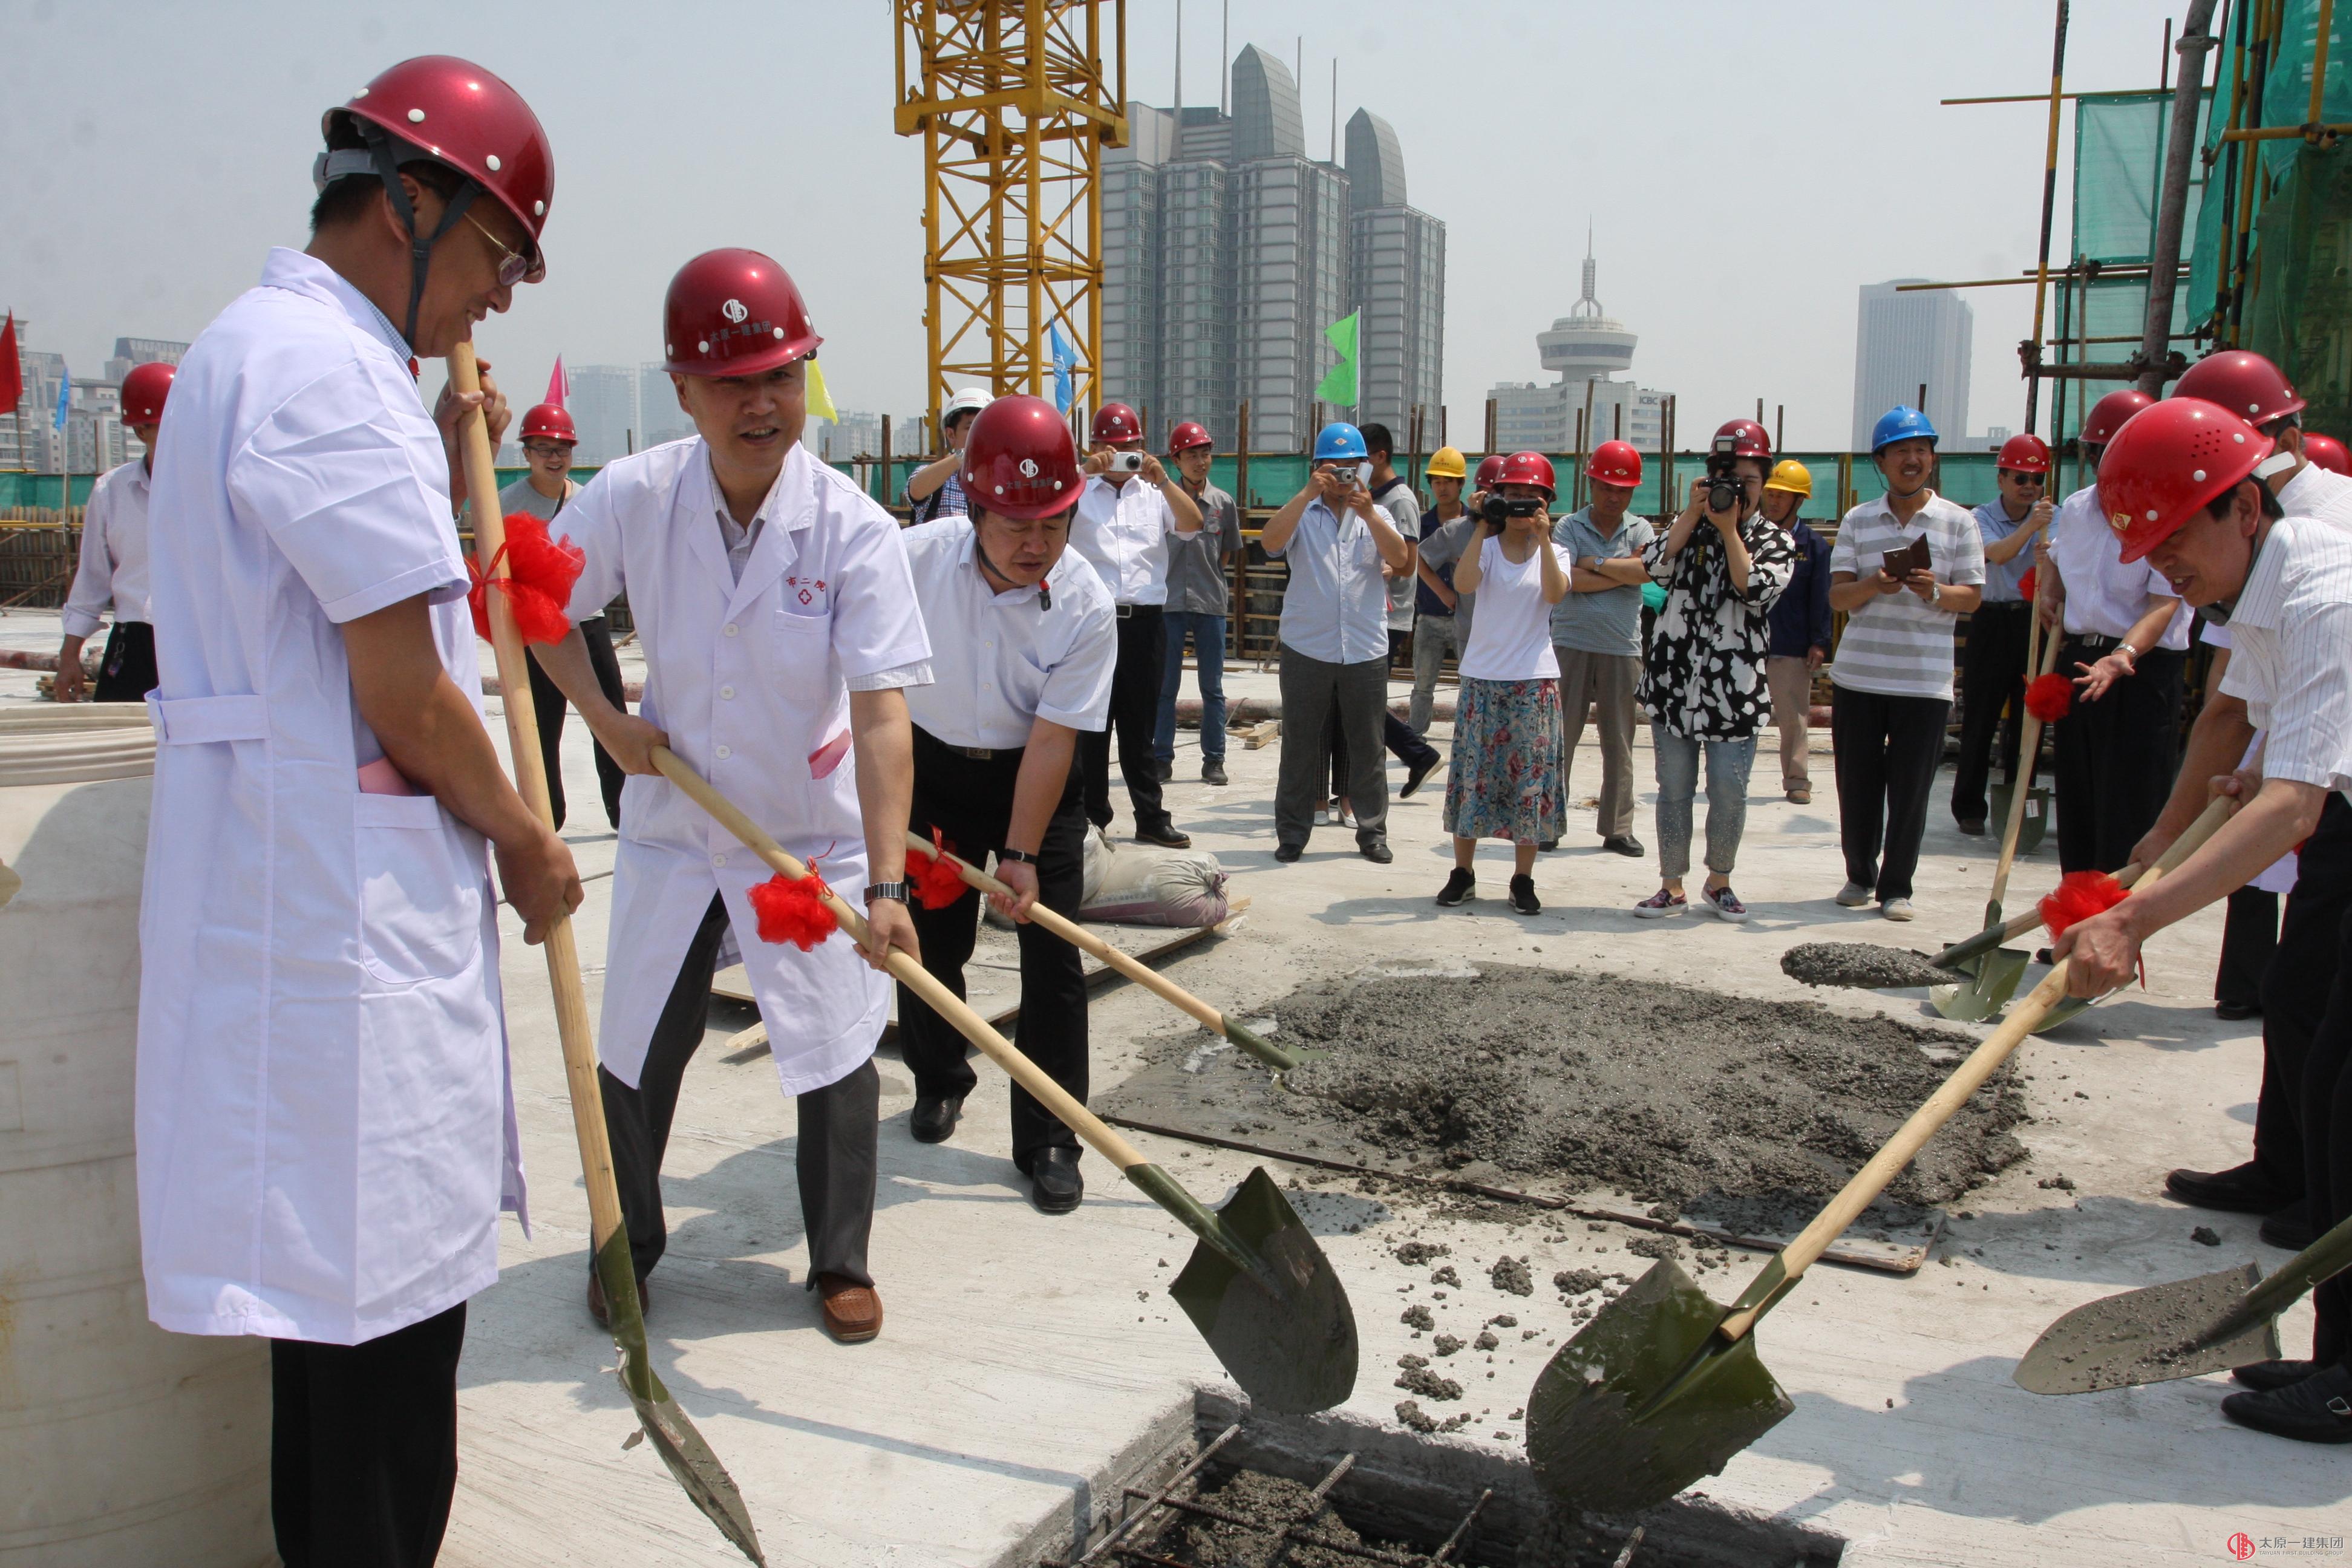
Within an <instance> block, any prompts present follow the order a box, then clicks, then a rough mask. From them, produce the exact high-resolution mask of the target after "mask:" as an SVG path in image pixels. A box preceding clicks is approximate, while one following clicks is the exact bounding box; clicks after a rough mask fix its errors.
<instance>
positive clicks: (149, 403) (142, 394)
mask: <svg viewBox="0 0 2352 1568" xmlns="http://www.w3.org/2000/svg"><path fill="white" fill-rule="evenodd" d="M177 374H180V372H179V368H178V367H177V366H176V365H168V364H164V363H161V362H160V361H158V362H153V363H147V364H134V365H132V366H131V374H128V375H126V376H124V377H123V378H122V422H123V423H124V424H125V425H152V424H155V423H157V422H158V421H160V420H161V419H162V418H163V400H164V399H165V398H167V397H169V396H171V395H172V378H173V376H175V375H177Z"/></svg>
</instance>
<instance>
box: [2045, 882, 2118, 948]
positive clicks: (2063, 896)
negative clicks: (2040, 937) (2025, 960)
mask: <svg viewBox="0 0 2352 1568" xmlns="http://www.w3.org/2000/svg"><path fill="white" fill-rule="evenodd" d="M2130 896H2131V889H2128V888H2126V887H2125V886H2124V885H2123V884H2122V883H2121V882H2118V881H2116V879H2114V878H2113V877H2110V876H2109V875H2107V873H2105V871H2069V872H2067V873H2066V874H2065V875H2064V876H2063V877H2062V878H2060V879H2058V889H2057V890H2056V891H2055V892H2053V893H2052V894H2051V895H2050V896H2049V897H2047V898H2045V899H2043V900H2042V906H2041V907H2042V923H2043V924H2044V925H2046V926H2048V927H2049V928H2050V940H2051V941H2053V942H2055V941H2057V940H2058V939H2059V938H2060V937H2062V936H2064V935H2065V934H2066V928H2067V927H2069V926H2071V925H2073V924H2074V922H2075V921H2086V920H2089V919H2090V918H2091V917H2092V916H2093V915H2097V914H2105V912H2106V911H2107V910H2111V909H2114V908H2115V907H2116V905H2117V904H2120V903H2122V902H2123V901H2124V900H2126V899H2127V898H2129V897H2130Z"/></svg>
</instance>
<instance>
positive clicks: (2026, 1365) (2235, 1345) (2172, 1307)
mask: <svg viewBox="0 0 2352 1568" xmlns="http://www.w3.org/2000/svg"><path fill="white" fill-rule="evenodd" d="M2346 1268H2352V1219H2347V1220H2346V1221H2345V1222H2344V1223H2343V1224H2341V1225H2339V1226H2336V1228H2335V1229H2333V1230H2331V1231H2329V1232H2328V1233H2327V1234H2326V1236H2323V1237H2320V1238H2319V1239H2318V1240H2317V1241H2315V1242H2313V1243H2312V1244H2311V1245H2310V1246H2309V1247H2305V1248H2304V1249H2303V1250H2302V1251H2301V1252H2298V1253H2296V1254H2295V1255H2294V1257H2293V1258H2289V1259H2288V1260H2287V1264H2286V1267H2285V1268H2281V1269H2280V1270H2279V1271H2278V1272H2277V1273H2275V1274H2273V1275H2272V1276H2271V1277H2270V1278H2269V1279H2263V1271H2262V1267H2261V1266H2260V1265H2259V1264H2253V1263H2242V1264H2240V1265H2239V1266H2238V1267H2237V1268H2224V1269H2222V1270H2221V1271H2220V1272H2219V1273H2216V1274H2200V1275H2199V1276H2197V1278H2195V1279H2177V1280H2174V1281H2173V1282H2172V1283H2171V1284H2169V1285H2150V1286H2148V1287H2147V1289H2142V1290H2126V1291H2125V1292H2123V1293H2122V1294H2121V1295H2118V1296H2106V1297H2102V1298H2101V1299H2100V1300H2096V1301H2088V1302H2085V1303H2084V1304H2083V1305H2082V1306H2080V1307H2077V1308H2075V1309H2074V1310H2073V1311H2071V1312H2069V1313H2067V1314H2066V1315H2065V1316H2064V1317H2063V1318H2061V1319H2059V1320H2058V1321H2056V1322H2054V1323H2053V1324H2051V1325H2050V1326H2049V1327H2048V1328H2046V1329H2044V1330H2042V1337H2041V1338H2040V1339H2038V1340H2036V1341H2034V1342H2033V1348H2032V1350H2030V1351H2028V1352H2025V1359H2024V1360H2023V1361H2021V1362H2019V1363H2017V1372H2016V1373H2015V1376H2016V1378H2017V1386H2018V1387H2020V1388H2022V1389H2024V1390H2025V1391H2026V1392H2027V1393H2029V1394H2091V1393H2095V1392H2096V1391H2097V1390H2100V1389H2103V1388H2128V1387H2131V1386H2132V1385H2134V1384H2142V1383H2169V1382H2170V1381H2171V1380H2172V1379H2174V1378H2176V1377H2202V1376H2203V1375H2204V1374H2205V1373H2209V1372H2220V1371H2221V1370H2222V1369H2223V1368H2225V1367H2232V1366H2243V1365H2245V1364H2246V1363H2248V1362H2256V1361H2275V1360H2276V1359H2277V1358H2278V1354H2279V1337H2278V1316H2279V1314H2280V1313H2281V1312H2284V1311H2285V1310H2287V1309H2288V1308H2289V1307H2291V1306H2293V1305H2294V1303H2295V1302H2296V1301H2297V1300H2301V1299H2302V1297H2303V1295H2304V1293H2305V1291H2307V1290H2309V1289H2311V1288H2312V1287H2313V1286H2315V1285H2318V1284H2320V1283H2322V1282H2324V1281H2326V1280H2327V1279H2332V1278H2334V1277H2335V1276H2336V1275H2337V1274H2339V1273H2341V1272H2343V1270H2345V1269H2346Z"/></svg>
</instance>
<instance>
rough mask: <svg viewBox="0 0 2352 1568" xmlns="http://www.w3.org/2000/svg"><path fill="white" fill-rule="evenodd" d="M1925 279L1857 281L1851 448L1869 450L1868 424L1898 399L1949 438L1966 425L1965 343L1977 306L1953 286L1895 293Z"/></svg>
mask: <svg viewBox="0 0 2352 1568" xmlns="http://www.w3.org/2000/svg"><path fill="white" fill-rule="evenodd" d="M1926 281H1927V279H1924V278H1897V279H1893V280H1892V281H1889V282H1885V283H1865V284H1864V285H1863V286H1862V300H1861V307H1860V319H1859V321H1857V322H1856V327H1855V331H1854V344H1853V448H1854V450H1855V451H1857V452H1867V451H1868V450H1870V429H1871V426H1874V425H1875V424H1877V423H1878V417H1879V416H1880V415H1882V414H1885V412H1886V411H1887V410H1888V409H1890V408H1893V407H1895V406H1897V405H1905V404H1908V405H1914V406H1916V405H1918V402H1919V388H1920V387H1921V385H1922V384H1925V385H1926V387H1927V406H1926V409H1925V412H1926V414H1927V418H1928V421H1929V422H1930V423H1931V424H1933V425H1934V426H1936V428H1937V430H1939V431H1948V432H1950V433H1951V436H1952V438H1953V439H1954V440H1955V441H1958V439H1960V437H1962V436H1963V435H1965V433H1966V432H1967V430H1968V427H1969V349H1970V345H1971V343H1972V342H1973V341H1974V339H1975V336H1976V312H1975V311H1974V310H1970V309H1969V304H1968V301H1967V300H1963V299H1961V298H1960V295H1959V291H1958V289H1916V290H1913V291H1911V292H1908V293H1905V292H1901V291H1899V289H1898V286H1899V285H1901V284H1905V283H1924V282H1926Z"/></svg>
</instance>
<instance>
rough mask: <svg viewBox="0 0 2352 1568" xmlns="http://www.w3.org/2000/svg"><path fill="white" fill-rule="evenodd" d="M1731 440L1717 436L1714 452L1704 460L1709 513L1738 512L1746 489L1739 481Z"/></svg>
mask: <svg viewBox="0 0 2352 1568" xmlns="http://www.w3.org/2000/svg"><path fill="white" fill-rule="evenodd" d="M1732 446H1733V442H1732V438H1731V437H1728V436H1718V437H1716V438H1715V450H1713V451H1712V452H1709V453H1708V454H1707V458H1706V509H1707V510H1709V511H1738V510H1739V502H1740V500H1741V499H1742V498H1743V497H1744V496H1745V495H1746V494H1747V493H1748V487H1747V486H1745V485H1744V484H1742V483H1740V480H1739V473H1738V468H1739V459H1738V458H1735V457H1733V456H1732V453H1731V448H1732Z"/></svg>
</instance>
